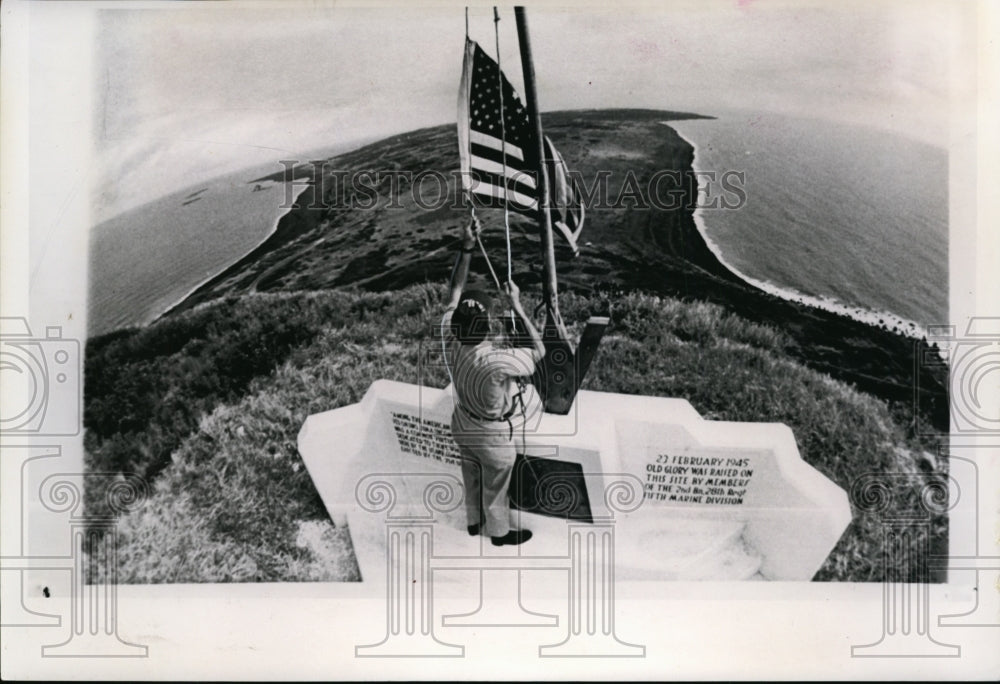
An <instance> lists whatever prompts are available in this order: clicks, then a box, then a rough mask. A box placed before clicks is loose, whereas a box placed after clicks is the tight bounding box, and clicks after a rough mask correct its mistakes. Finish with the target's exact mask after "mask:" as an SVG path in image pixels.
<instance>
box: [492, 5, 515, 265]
mask: <svg viewBox="0 0 1000 684" xmlns="http://www.w3.org/2000/svg"><path fill="white" fill-rule="evenodd" d="M493 36H494V39H495V41H496V48H497V90H499V91H500V141H501V143H502V146H501V147H502V151H501V152H500V159H501V160H502V161H503V186H504V189H506V188H507V122H506V121H505V120H504V108H503V69H502V68H501V67H500V12H499V11H498V10H497V7H496V5H494V6H493ZM503 225H504V229H505V233H506V235H507V282H510V281H511V280H512V279H513V275H512V270H513V266H512V264H511V256H510V212H509V211H508V209H507V202H504V203H503Z"/></svg>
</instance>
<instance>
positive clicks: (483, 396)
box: [441, 308, 541, 419]
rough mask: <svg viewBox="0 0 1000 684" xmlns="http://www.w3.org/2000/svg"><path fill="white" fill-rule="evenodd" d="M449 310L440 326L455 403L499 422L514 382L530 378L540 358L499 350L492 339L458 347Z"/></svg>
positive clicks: (509, 405)
mask: <svg viewBox="0 0 1000 684" xmlns="http://www.w3.org/2000/svg"><path fill="white" fill-rule="evenodd" d="M454 311H455V309H454V308H450V309H448V310H447V311H446V312H445V314H444V319H443V320H442V322H441V325H442V335H443V336H444V341H445V354H446V361H447V363H448V369H449V370H450V371H451V379H452V383H453V385H454V388H455V394H456V395H457V396H456V403H457V404H458V405H459V406H461V407H462V408H463V409H465V410H466V411H467V412H469V413H471V414H472V415H473V416H475V417H480V418H487V419H499V418H502V417H503V416H504V415H506V414H507V412H508V411H510V410H511V408H512V407H513V405H514V397H515V395H516V394H517V383H516V382H515V378H518V377H526V376H530V375H531V374H532V373H534V372H535V363H536V362H537V361H538V360H539V359H540V358H541V356H540V355H539V354H538V352H537V351H535V349H533V348H532V349H526V348H523V347H522V348H512V347H501V346H499V345H497V344H496V342H495V341H494V340H492V339H489V338H487V339H485V340H483V341H482V342H480V343H479V344H475V345H473V344H462V343H461V342H460V341H459V340H458V338H457V337H455V335H454V334H453V333H452V330H451V315H452V313H454Z"/></svg>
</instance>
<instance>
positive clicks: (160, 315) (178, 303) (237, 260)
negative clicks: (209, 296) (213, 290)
mask: <svg viewBox="0 0 1000 684" xmlns="http://www.w3.org/2000/svg"><path fill="white" fill-rule="evenodd" d="M291 180H294V179H291ZM291 180H289V181H288V182H289V183H290V182H291ZM251 182H253V181H251ZM281 185H284V184H281V183H275V187H278V186H281ZM312 186H313V183H312V182H310V183H309V185H306V186H305V187H303V188H302V189H301V190H299V192H298V193H296V194H295V196H294V197H293V198H292V203H291V204H290V205H289V206H288V208H287V209H285V210H284V211H282V212H281V213H280V214H279V215H278V216H277V217H275V219H274V221H273V222H272V225H271V230H269V231H268V232H267V234H266V235H265V236H264V237H263V238H261V240H260V242H258V243H257V244H255V245H254V246H253V247H251V248H250V249H248V250H247V251H246V252H245V253H243V254H241V255H239V256H238V257H236V258H235V259H233V260H232V261H230V262H228V263H226V264H223V265H222V266H221V267H219V269H218V270H217V271H216V272H215V273H212V274H211V275H209V276H206V277H205V278H203V279H202V280H200V281H199V282H198V284H197V285H195V286H194V287H192V288H191V289H189V290H188V291H187V292H185V293H184V295H183V296H182V297H180V298H179V299H177V300H175V301H174V302H173V303H172V304H170V305H169V306H167V307H166V308H165V309H164V310H163V311H161V312H160V313H158V314H156V315H154V316H153V317H152V318H150V319H149V320H147V321H145V322H143V323H141V324H140V325H141V327H145V326H147V325H151V324H153V323H156V322H157V321H159V320H160V319H162V318H164V317H166V316H168V315H169V314H170V313H171V312H173V311H174V310H175V309H177V308H178V307H180V306H181V305H183V304H184V302H186V301H187V300H188V298H190V297H191V296H192V295H194V294H195V293H196V292H198V291H199V290H200V289H202V288H203V287H204V286H205V285H208V284H209V283H210V282H212V281H213V280H215V279H216V278H218V277H219V276H221V275H222V274H223V273H225V272H226V271H228V270H229V269H230V268H232V267H233V266H234V265H236V264H238V263H240V262H242V261H243V260H244V259H246V258H247V257H248V256H250V255H251V254H253V253H254V252H256V251H257V250H258V249H260V247H261V245H263V244H265V243H266V242H267V241H268V240H270V239H271V238H272V237H274V234H275V233H277V232H278V226H279V225H280V224H281V220H282V219H284V218H285V217H286V216H287V215H288V214H289V213H291V211H292V209H294V208H295V203H296V202H297V201H298V199H299V197H300V196H301V195H302V193H304V192H305V191H306V190H309V189H310V188H312ZM124 327H129V326H124ZM116 330H121V328H116ZM109 332H113V331H109ZM104 334H106V333H104Z"/></svg>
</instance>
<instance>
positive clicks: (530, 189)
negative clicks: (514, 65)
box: [458, 40, 583, 253]
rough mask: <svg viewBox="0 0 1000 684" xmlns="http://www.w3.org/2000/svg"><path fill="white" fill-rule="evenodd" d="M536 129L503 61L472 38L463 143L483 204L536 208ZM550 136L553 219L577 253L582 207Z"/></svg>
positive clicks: (464, 161)
mask: <svg viewBox="0 0 1000 684" xmlns="http://www.w3.org/2000/svg"><path fill="white" fill-rule="evenodd" d="M501 87H502V89H503V90H502V92H503V99H502V106H503V126H501V123H500V121H501V97H500V93H501ZM533 135H534V131H533V129H532V122H531V120H530V118H529V116H528V112H527V110H526V109H525V108H524V104H523V103H522V102H521V99H520V98H519V97H518V95H517V91H515V90H514V88H513V87H512V86H511V85H510V82H508V81H507V78H506V76H504V75H503V74H502V72H501V71H500V67H499V65H498V64H497V63H496V62H494V61H493V60H492V59H491V58H490V57H489V55H487V54H486V53H485V52H484V51H483V49H482V48H481V47H480V46H479V44H478V43H476V42H475V41H471V40H467V41H466V43H465V61H464V63H463V67H462V81H461V85H460V87H459V96H458V146H459V157H460V159H461V167H462V168H461V170H462V187H463V188H464V189H465V190H466V191H468V192H469V193H470V194H471V195H472V196H473V197H474V198H475V199H476V202H477V204H478V205H479V206H485V207H503V206H504V204H505V203H506V205H507V207H508V208H509V209H511V210H512V211H517V212H520V213H523V214H528V215H531V216H534V215H535V214H536V212H537V210H538V190H537V187H538V186H537V180H536V169H537V167H538V165H537V163H535V162H534V158H533V151H534V146H533V145H532V138H533ZM545 142H546V156H547V157H548V158H547V159H545V160H544V161H545V163H546V165H547V171H548V176H549V188H550V192H549V194H550V197H551V199H552V200H553V201H554V202H555V203H557V205H558V206H553V207H550V211H551V214H552V219H553V225H555V227H556V228H557V229H558V231H559V232H560V234H562V235H563V237H564V238H565V239H566V240H567V242H569V244H570V246H571V247H572V248H573V251H574V253H575V252H576V251H577V247H576V237H577V236H578V235H579V233H580V229H581V228H582V226H583V207H582V204H580V203H579V201H578V199H577V198H578V197H579V195H578V193H576V192H575V186H574V185H573V183H572V181H571V180H570V179H569V177H568V175H567V173H566V165H565V163H564V162H563V160H562V157H561V156H560V155H559V153H558V152H557V151H556V149H555V147H554V146H553V145H552V141H551V140H549V139H548V138H546V139H545ZM570 207H572V208H570Z"/></svg>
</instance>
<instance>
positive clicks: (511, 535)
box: [490, 530, 531, 546]
mask: <svg viewBox="0 0 1000 684" xmlns="http://www.w3.org/2000/svg"><path fill="white" fill-rule="evenodd" d="M490 539H491V540H492V541H493V546H517V545H518V544H523V543H524V542H526V541H528V540H529V539H531V530H511V531H510V532H508V533H507V534H505V535H504V536H502V537H490Z"/></svg>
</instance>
